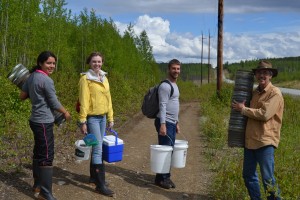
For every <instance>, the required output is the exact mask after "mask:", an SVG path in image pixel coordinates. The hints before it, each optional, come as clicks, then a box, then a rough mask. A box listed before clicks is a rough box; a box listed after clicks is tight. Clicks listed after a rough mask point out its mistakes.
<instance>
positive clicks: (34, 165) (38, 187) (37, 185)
mask: <svg viewBox="0 0 300 200" xmlns="http://www.w3.org/2000/svg"><path fill="white" fill-rule="evenodd" d="M32 175H33V180H34V182H33V186H32V191H33V192H34V193H39V192H40V190H41V184H40V180H39V163H38V160H37V159H33V161H32Z"/></svg>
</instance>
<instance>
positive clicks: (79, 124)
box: [77, 121, 86, 128]
mask: <svg viewBox="0 0 300 200" xmlns="http://www.w3.org/2000/svg"><path fill="white" fill-rule="evenodd" d="M83 124H86V121H84V122H81V121H77V126H78V127H79V128H80V127H81V126H82V125H83Z"/></svg>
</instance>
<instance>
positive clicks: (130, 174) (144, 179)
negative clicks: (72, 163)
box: [106, 165, 213, 200]
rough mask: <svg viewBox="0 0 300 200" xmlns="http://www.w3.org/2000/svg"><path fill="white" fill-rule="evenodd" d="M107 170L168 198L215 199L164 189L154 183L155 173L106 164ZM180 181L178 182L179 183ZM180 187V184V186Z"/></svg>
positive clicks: (137, 185) (132, 183)
mask: <svg viewBox="0 0 300 200" xmlns="http://www.w3.org/2000/svg"><path fill="white" fill-rule="evenodd" d="M106 171H107V172H109V173H111V174H114V175H117V176H120V177H121V178H122V179H123V180H124V181H126V182H127V183H129V184H131V185H134V186H136V187H145V188H149V192H151V193H157V194H160V195H163V196H165V197H167V198H168V199H181V198H180V196H181V197H182V199H198V200H199V199H201V200H213V198H212V197H210V196H205V195H201V194H195V193H188V192H186V193H185V192H177V191H174V190H173V189H163V188H160V187H158V186H156V185H155V184H154V178H155V175H150V174H145V173H141V172H136V171H133V170H129V169H124V168H122V167H118V166H115V165H109V166H106ZM179 184H180V183H177V185H179ZM179 187H180V186H179Z"/></svg>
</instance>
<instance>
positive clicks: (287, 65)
mask: <svg viewBox="0 0 300 200" xmlns="http://www.w3.org/2000/svg"><path fill="white" fill-rule="evenodd" d="M265 59H266V60H268V61H270V62H271V63H272V66H273V68H276V69H278V77H276V79H274V80H272V82H274V83H278V82H286V81H297V80H299V77H300V56H298V57H285V58H265ZM258 62H259V60H258V59H253V60H246V61H240V62H237V63H230V64H229V63H225V64H224V65H223V66H224V67H223V68H224V69H226V70H228V72H229V74H230V77H229V78H230V79H234V76H235V73H236V71H237V70H251V69H253V68H256V66H257V64H258Z"/></svg>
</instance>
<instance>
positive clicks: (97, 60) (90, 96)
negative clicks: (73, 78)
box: [79, 52, 114, 196]
mask: <svg viewBox="0 0 300 200" xmlns="http://www.w3.org/2000/svg"><path fill="white" fill-rule="evenodd" d="M103 63H104V58H103V55H102V54H101V53H99V52H93V53H91V54H90V55H89V57H88V58H87V60H86V64H88V65H89V66H90V69H89V70H88V71H87V72H84V73H82V74H81V78H80V81H79V103H80V111H79V122H80V130H81V132H82V133H83V134H87V133H92V134H94V135H95V136H96V138H97V140H98V142H99V144H98V145H96V146H93V148H92V158H91V165H90V173H91V178H90V182H94V183H95V184H96V190H97V191H98V192H100V193H101V194H103V195H106V196H113V194H114V192H113V191H112V190H110V189H109V188H108V187H107V186H106V185H105V168H104V163H103V159H102V143H103V137H104V133H105V129H106V127H107V126H108V128H112V127H113V125H114V120H113V108H112V101H111V95H110V88H109V82H108V79H107V77H106V76H105V75H106V74H107V73H106V72H104V71H102V70H101V68H102V65H103ZM107 122H108V123H107ZM107 124H108V125H107Z"/></svg>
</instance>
